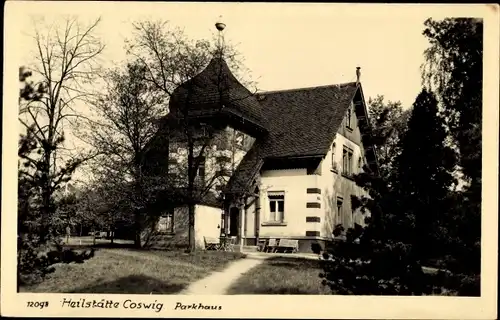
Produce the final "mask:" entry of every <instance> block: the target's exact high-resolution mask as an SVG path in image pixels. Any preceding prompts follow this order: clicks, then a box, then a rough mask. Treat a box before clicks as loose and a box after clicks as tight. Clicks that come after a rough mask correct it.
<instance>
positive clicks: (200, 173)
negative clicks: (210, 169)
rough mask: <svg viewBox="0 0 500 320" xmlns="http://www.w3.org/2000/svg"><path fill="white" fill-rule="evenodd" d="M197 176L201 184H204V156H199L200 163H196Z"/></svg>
mask: <svg viewBox="0 0 500 320" xmlns="http://www.w3.org/2000/svg"><path fill="white" fill-rule="evenodd" d="M198 177H200V181H201V182H202V184H205V157H203V156H200V163H199V165H198Z"/></svg>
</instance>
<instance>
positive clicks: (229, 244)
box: [226, 236, 236, 251]
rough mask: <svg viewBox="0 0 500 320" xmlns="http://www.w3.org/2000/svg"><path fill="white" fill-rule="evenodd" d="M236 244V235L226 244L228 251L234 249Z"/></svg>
mask: <svg viewBox="0 0 500 320" xmlns="http://www.w3.org/2000/svg"><path fill="white" fill-rule="evenodd" d="M235 245H236V237H235V236H233V237H230V238H229V242H228V243H227V245H226V251H234V246H235Z"/></svg>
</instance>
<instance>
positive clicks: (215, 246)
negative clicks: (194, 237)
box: [203, 237, 220, 250]
mask: <svg viewBox="0 0 500 320" xmlns="http://www.w3.org/2000/svg"><path fill="white" fill-rule="evenodd" d="M203 239H204V241H205V250H219V247H220V239H217V238H209V237H203Z"/></svg>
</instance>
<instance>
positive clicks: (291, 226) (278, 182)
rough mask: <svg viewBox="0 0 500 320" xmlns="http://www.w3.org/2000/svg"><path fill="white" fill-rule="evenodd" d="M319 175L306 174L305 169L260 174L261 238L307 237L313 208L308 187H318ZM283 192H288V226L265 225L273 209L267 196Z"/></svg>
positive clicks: (286, 218)
mask: <svg viewBox="0 0 500 320" xmlns="http://www.w3.org/2000/svg"><path fill="white" fill-rule="evenodd" d="M317 179H318V176H317V175H307V171H306V169H287V170H268V171H263V172H262V174H261V187H260V191H261V197H260V201H261V209H260V211H261V218H260V222H261V226H260V236H261V237H280V236H291V237H304V236H305V231H306V230H307V228H308V225H307V224H306V216H307V215H309V211H310V210H311V209H309V208H306V203H307V202H308V196H309V195H308V194H307V188H315V187H317ZM269 191H283V192H284V193H285V213H284V220H285V223H286V225H285V226H266V225H265V223H266V222H267V221H268V220H269V216H270V208H269V199H268V196H267V193H268V192H269Z"/></svg>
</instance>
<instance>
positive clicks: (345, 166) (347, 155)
mask: <svg viewBox="0 0 500 320" xmlns="http://www.w3.org/2000/svg"><path fill="white" fill-rule="evenodd" d="M352 154H353V152H352V150H351V149H349V148H347V147H344V151H343V153H342V173H343V174H345V175H351V174H352Z"/></svg>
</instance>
